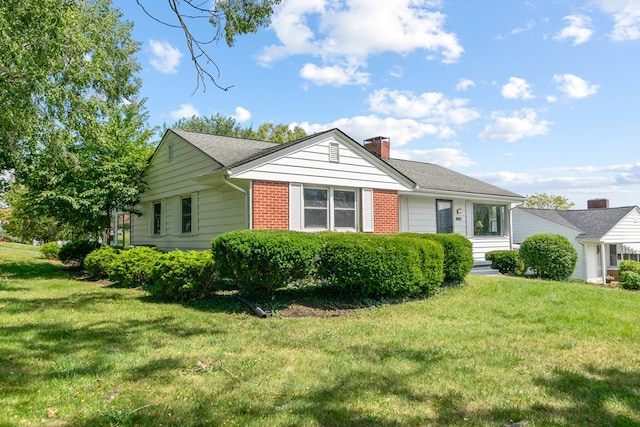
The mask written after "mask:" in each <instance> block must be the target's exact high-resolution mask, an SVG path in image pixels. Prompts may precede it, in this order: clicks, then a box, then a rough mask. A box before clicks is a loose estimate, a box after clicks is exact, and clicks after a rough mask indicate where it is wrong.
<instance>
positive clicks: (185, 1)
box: [136, 0, 281, 90]
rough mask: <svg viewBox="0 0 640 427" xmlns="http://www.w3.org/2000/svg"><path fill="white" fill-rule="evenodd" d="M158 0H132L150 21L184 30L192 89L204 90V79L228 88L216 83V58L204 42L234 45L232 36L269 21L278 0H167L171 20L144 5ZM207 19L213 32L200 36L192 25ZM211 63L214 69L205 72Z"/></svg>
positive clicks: (226, 88)
mask: <svg viewBox="0 0 640 427" xmlns="http://www.w3.org/2000/svg"><path fill="white" fill-rule="evenodd" d="M157 1H158V0H136V3H138V5H139V6H140V7H141V8H142V10H144V12H145V13H146V14H147V15H149V16H150V17H151V18H153V19H154V20H156V21H158V22H160V23H162V24H164V25H166V26H168V27H173V28H176V29H180V30H182V31H183V33H184V37H185V41H186V44H187V49H188V50H189V54H190V55H191V60H192V61H193V65H194V67H195V69H196V73H197V83H196V84H197V86H196V90H197V89H198V88H199V87H200V85H202V88H203V90H206V83H207V81H211V82H212V83H213V84H214V85H215V86H216V87H218V88H219V89H222V90H228V89H229V88H230V87H223V86H221V85H220V84H219V83H218V79H219V77H220V70H219V69H218V66H217V65H216V61H215V60H214V59H213V57H212V56H211V55H210V54H209V53H208V51H207V45H209V44H212V43H213V42H215V41H218V40H221V39H224V40H225V42H226V43H227V46H229V47H231V46H233V45H234V43H235V40H236V37H237V36H239V35H243V34H249V33H255V32H257V31H258V30H259V29H260V28H263V27H266V26H267V25H269V24H270V23H271V16H272V15H273V13H274V9H275V7H276V6H278V5H279V4H280V2H281V0H212V1H201V0H197V1H196V0H167V2H168V3H169V8H170V9H171V11H172V12H173V15H174V16H175V18H176V20H175V22H168V21H165V20H162V19H160V18H159V17H158V16H157V15H156V14H155V13H154V12H152V10H151V9H150V8H149V7H148V6H149V4H150V3H152V2H157ZM203 20H204V21H207V22H208V23H209V24H211V25H212V26H213V28H214V31H213V32H205V35H204V36H202V37H200V36H198V35H196V33H195V31H194V25H197V24H198V23H199V21H203ZM208 66H212V67H213V68H214V70H215V71H209V69H208Z"/></svg>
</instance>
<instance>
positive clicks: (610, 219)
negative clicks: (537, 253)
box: [520, 206, 636, 239]
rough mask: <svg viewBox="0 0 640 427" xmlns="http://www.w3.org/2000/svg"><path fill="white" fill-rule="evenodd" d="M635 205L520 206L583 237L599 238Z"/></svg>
mask: <svg viewBox="0 0 640 427" xmlns="http://www.w3.org/2000/svg"><path fill="white" fill-rule="evenodd" d="M635 208H636V207H635V206H624V207H620V208H602V209H575V210H560V209H531V208H520V209H522V210H523V211H526V212H529V213H531V214H533V215H536V216H539V217H541V218H544V219H547V220H549V221H553V222H555V223H557V224H560V225H563V226H565V227H570V228H573V229H575V230H577V231H580V232H581V234H580V235H579V237H581V238H583V239H599V238H601V237H603V236H604V235H605V234H607V233H608V232H609V231H611V229H612V228H613V227H615V226H616V224H618V223H619V222H620V221H622V219H623V218H624V217H625V216H627V215H628V214H629V212H631V211H632V210H634V209H635Z"/></svg>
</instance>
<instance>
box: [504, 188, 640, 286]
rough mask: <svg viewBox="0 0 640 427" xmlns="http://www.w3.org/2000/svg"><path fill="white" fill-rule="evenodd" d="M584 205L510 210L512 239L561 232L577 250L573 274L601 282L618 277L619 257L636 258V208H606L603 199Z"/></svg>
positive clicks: (639, 235)
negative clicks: (511, 211)
mask: <svg viewBox="0 0 640 427" xmlns="http://www.w3.org/2000/svg"><path fill="white" fill-rule="evenodd" d="M587 206H588V208H587V209H581V210H577V209H576V210H559V209H529V208H517V209H514V211H513V241H514V243H517V244H519V243H522V241H523V240H524V239H526V238H527V237H529V236H532V235H534V234H540V233H551V234H560V235H562V236H565V237H566V238H567V239H569V241H570V242H571V243H572V244H573V246H574V247H575V248H576V251H577V252H578V263H577V265H576V269H575V271H574V273H573V276H572V277H573V278H576V279H580V280H584V281H587V282H596V283H605V282H606V276H611V277H613V278H614V279H617V277H618V263H619V262H620V260H622V259H633V260H636V261H637V260H639V259H640V208H639V207H638V206H627V207H621V208H609V201H608V200H607V199H593V200H589V201H588V202H587Z"/></svg>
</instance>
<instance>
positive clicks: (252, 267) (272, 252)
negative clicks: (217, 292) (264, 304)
mask: <svg viewBox="0 0 640 427" xmlns="http://www.w3.org/2000/svg"><path fill="white" fill-rule="evenodd" d="M211 248H212V251H213V260H214V263H215V264H216V266H217V268H218V272H219V274H220V277H221V278H222V279H228V280H230V281H231V282H232V283H233V284H234V286H236V287H238V288H240V289H241V290H242V291H243V292H246V293H248V294H267V295H272V294H273V293H274V292H275V291H276V290H277V289H279V288H282V287H285V286H287V285H288V284H289V283H291V282H294V281H297V280H302V279H305V278H308V277H310V276H312V275H313V274H314V272H315V270H316V266H317V263H318V260H319V259H320V240H319V239H318V236H317V235H315V234H309V233H302V232H296V231H282V230H237V231H230V232H228V233H224V234H221V235H220V236H218V237H217V238H215V239H214V240H213V241H212V242H211Z"/></svg>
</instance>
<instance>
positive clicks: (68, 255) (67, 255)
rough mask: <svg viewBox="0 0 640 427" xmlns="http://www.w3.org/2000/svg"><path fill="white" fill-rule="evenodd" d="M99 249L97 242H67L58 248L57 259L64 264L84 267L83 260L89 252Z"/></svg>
mask: <svg viewBox="0 0 640 427" xmlns="http://www.w3.org/2000/svg"><path fill="white" fill-rule="evenodd" d="M99 247H100V244H99V243H98V242H91V241H89V240H75V241H73V242H68V243H66V244H65V245H64V246H62V247H61V248H60V252H58V259H59V260H60V261H62V262H63V263H64V264H75V265H77V266H78V267H80V268H82V267H84V259H85V257H86V256H87V255H89V253H90V252H91V251H93V250H94V249H97V248H99Z"/></svg>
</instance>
